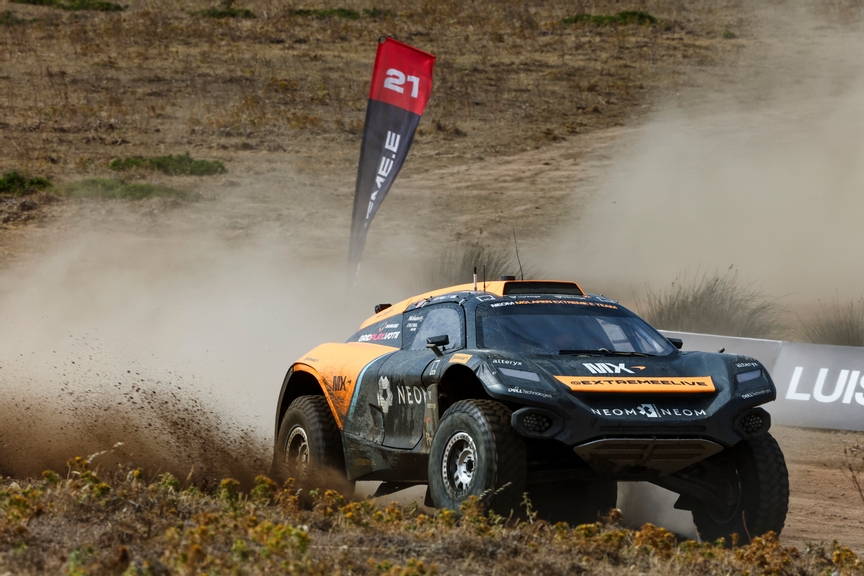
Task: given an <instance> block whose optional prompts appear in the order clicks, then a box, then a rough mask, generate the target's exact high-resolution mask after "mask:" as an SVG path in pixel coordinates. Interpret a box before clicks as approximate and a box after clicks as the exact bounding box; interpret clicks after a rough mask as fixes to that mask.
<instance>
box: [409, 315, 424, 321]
mask: <svg viewBox="0 0 864 576" xmlns="http://www.w3.org/2000/svg"><path fill="white" fill-rule="evenodd" d="M408 321H409V322H422V321H423V316H408Z"/></svg>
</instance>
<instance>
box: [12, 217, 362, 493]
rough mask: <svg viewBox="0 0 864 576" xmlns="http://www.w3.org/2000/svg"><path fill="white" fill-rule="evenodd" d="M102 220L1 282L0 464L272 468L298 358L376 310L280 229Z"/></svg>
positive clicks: (226, 470)
mask: <svg viewBox="0 0 864 576" xmlns="http://www.w3.org/2000/svg"><path fill="white" fill-rule="evenodd" d="M81 228H84V229H86V228H88V226H87V225H86V224H85V225H83V226H81ZM95 228H97V230H93V231H84V232H75V233H70V234H68V235H67V237H64V238H63V239H62V240H61V241H60V242H58V244H59V245H60V247H57V248H54V249H52V250H51V251H50V252H49V253H47V254H41V255H39V256H38V257H37V258H30V259H27V261H26V262H22V263H18V264H16V265H13V266H12V267H11V268H10V269H7V270H6V271H5V273H4V274H3V275H2V277H0V322H2V331H0V381H2V383H3V390H4V393H3V397H2V400H0V404H2V414H3V416H2V420H0V473H2V474H11V475H17V476H24V475H38V474H39V473H41V472H42V470H44V469H46V468H51V469H54V470H57V471H60V472H63V471H65V469H66V467H65V462H66V460H67V459H69V458H71V457H74V456H88V455H90V454H93V453H96V452H101V451H105V450H107V451H108V452H107V453H106V454H103V455H101V456H99V457H98V458H96V459H95V462H96V463H97V464H99V463H101V464H102V465H103V466H108V465H109V464H113V463H115V462H116V463H124V464H126V463H128V464H132V465H136V466H146V467H148V469H150V470H152V471H153V472H154V473H155V472H159V471H171V472H173V473H175V475H178V476H181V477H185V476H186V475H187V474H188V473H189V472H190V471H193V470H194V472H195V474H199V475H203V476H210V477H221V476H228V475H231V476H235V477H241V478H246V479H248V478H249V477H252V476H254V475H255V474H259V473H266V472H267V471H268V469H269V463H270V460H269V459H270V450H271V449H272V448H271V447H272V437H273V430H272V427H273V422H274V414H275V405H276V401H277V399H278V394H279V389H280V386H281V382H282V378H283V377H284V374H285V371H286V370H287V368H288V366H289V365H290V363H291V362H292V361H293V360H295V359H296V358H297V357H299V356H300V355H301V354H303V353H304V352H306V351H307V350H308V349H309V348H311V347H312V346H314V345H315V344H316V343H318V342H322V341H334V340H335V341H341V340H344V339H345V338H346V337H347V336H348V335H350V334H351V333H352V332H353V331H354V330H356V328H357V324H358V323H359V319H361V318H363V317H365V316H368V314H364V313H363V311H366V312H371V310H368V311H367V310H365V308H366V306H363V308H362V310H358V307H357V304H356V303H358V302H362V303H364V304H365V303H366V300H365V299H364V298H363V295H362V294H360V295H358V294H356V291H355V294H354V297H353V298H351V299H349V298H347V297H346V288H347V287H346V277H345V270H344V265H343V266H327V265H322V264H316V263H315V262H314V260H313V261H312V262H310V261H309V260H308V259H307V258H306V257H304V256H303V255H302V254H301V253H300V252H298V250H296V249H293V248H292V246H291V245H290V244H286V243H282V242H276V241H274V240H273V239H272V238H265V237H261V238H257V239H256V238H251V239H246V240H244V241H243V242H239V243H238V242H236V241H235V242H231V241H228V240H225V239H220V238H219V236H218V234H216V233H215V232H214V233H212V234H210V233H205V232H199V233H194V234H183V235H179V236H178V235H174V236H171V235H167V236H165V237H158V236H154V235H152V234H149V235H147V234H145V235H140V234H124V233H122V232H118V231H116V230H114V231H111V230H98V228H99V227H98V226H95ZM370 301H371V297H370ZM118 443H120V444H118Z"/></svg>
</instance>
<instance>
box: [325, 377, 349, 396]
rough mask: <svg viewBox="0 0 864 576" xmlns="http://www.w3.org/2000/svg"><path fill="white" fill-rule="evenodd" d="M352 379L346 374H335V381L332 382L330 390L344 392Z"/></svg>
mask: <svg viewBox="0 0 864 576" xmlns="http://www.w3.org/2000/svg"><path fill="white" fill-rule="evenodd" d="M350 382H351V380H350V379H349V378H347V377H345V376H333V381H332V382H331V384H330V390H332V391H333V392H344V391H345V386H346V385H347V384H348V383H350Z"/></svg>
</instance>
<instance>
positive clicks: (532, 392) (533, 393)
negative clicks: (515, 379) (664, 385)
mask: <svg viewBox="0 0 864 576" xmlns="http://www.w3.org/2000/svg"><path fill="white" fill-rule="evenodd" d="M507 391H508V392H512V393H514V394H527V395H528V396H539V397H540V398H552V394H549V393H547V392H539V391H537V390H526V389H525V388H520V387H519V386H513V387H512V388H507Z"/></svg>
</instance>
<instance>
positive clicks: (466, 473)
mask: <svg viewBox="0 0 864 576" xmlns="http://www.w3.org/2000/svg"><path fill="white" fill-rule="evenodd" d="M442 460H443V462H442V466H441V474H442V478H443V480H444V486H445V487H446V488H447V492H449V493H450V495H451V496H453V497H454V498H457V499H461V498H463V497H464V496H465V495H467V494H468V492H470V491H471V488H472V486H473V485H474V472H475V470H476V466H477V447H476V446H475V445H474V440H473V439H472V438H471V436H469V435H468V434H466V433H465V432H457V433H455V434H454V435H453V436H451V437H450V440H448V441H447V446H446V448H445V449H444V458H443V459H442Z"/></svg>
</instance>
